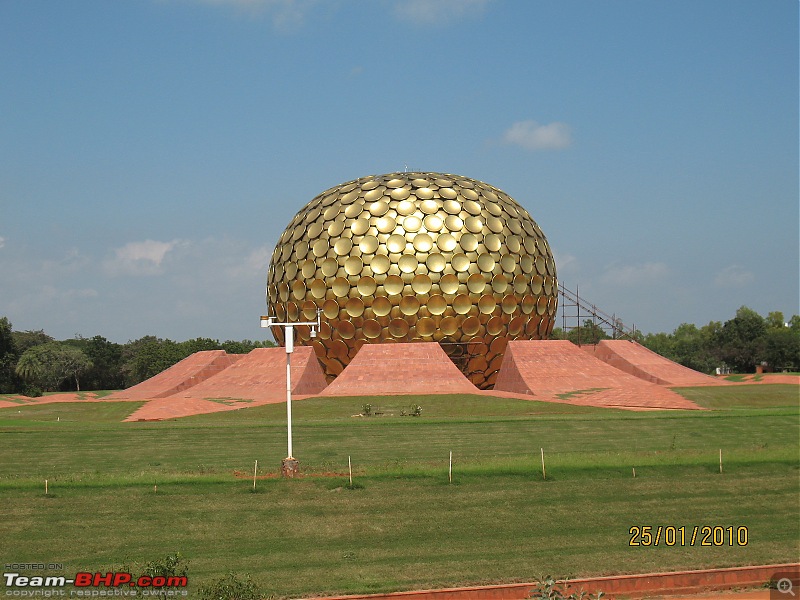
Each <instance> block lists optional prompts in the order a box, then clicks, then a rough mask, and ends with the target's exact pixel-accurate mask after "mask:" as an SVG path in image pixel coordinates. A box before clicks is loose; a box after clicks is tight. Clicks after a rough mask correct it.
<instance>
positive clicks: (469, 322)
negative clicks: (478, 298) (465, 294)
mask: <svg viewBox="0 0 800 600" xmlns="http://www.w3.org/2000/svg"><path fill="white" fill-rule="evenodd" d="M480 330H481V322H480V320H478V317H467V318H466V319H464V322H463V323H461V331H463V332H464V333H465V334H467V335H469V336H473V335H475V334H477V333H478V332H479V331H480Z"/></svg>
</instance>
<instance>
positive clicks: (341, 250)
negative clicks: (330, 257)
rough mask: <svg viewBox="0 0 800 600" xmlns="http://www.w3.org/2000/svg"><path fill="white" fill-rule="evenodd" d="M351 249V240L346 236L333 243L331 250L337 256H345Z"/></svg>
mask: <svg viewBox="0 0 800 600" xmlns="http://www.w3.org/2000/svg"><path fill="white" fill-rule="evenodd" d="M352 249H353V240H350V239H348V238H339V239H338V240H336V243H335V244H334V245H333V251H334V252H336V254H337V255H339V256H347V255H348V254H350V250H352Z"/></svg>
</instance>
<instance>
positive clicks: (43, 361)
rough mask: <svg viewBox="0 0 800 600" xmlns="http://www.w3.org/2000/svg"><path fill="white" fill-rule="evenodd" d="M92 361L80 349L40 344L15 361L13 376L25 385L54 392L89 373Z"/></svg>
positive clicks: (78, 386)
mask: <svg viewBox="0 0 800 600" xmlns="http://www.w3.org/2000/svg"><path fill="white" fill-rule="evenodd" d="M91 366H92V361H90V360H89V358H88V357H87V356H86V354H84V353H83V351H81V350H80V349H79V348H75V347H74V346H70V345H68V344H63V343H61V342H48V343H46V344H39V345H38V346H34V347H32V348H29V349H28V350H26V351H25V352H24V353H23V354H22V356H20V357H19V361H17V368H16V373H17V375H19V376H20V377H22V379H24V380H25V381H26V382H28V383H32V384H35V385H39V386H41V387H42V388H44V389H46V390H50V391H55V390H57V389H58V386H59V385H60V384H61V382H62V381H64V380H65V379H69V378H72V379H74V380H75V386H76V387H77V389H78V390H80V389H81V388H80V380H79V377H80V376H81V375H82V374H83V373H85V372H86V371H87V370H89V369H90V368H91Z"/></svg>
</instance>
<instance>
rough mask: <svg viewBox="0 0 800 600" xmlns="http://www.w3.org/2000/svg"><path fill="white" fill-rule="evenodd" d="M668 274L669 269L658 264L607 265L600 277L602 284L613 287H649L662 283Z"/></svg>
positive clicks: (662, 264)
mask: <svg viewBox="0 0 800 600" xmlns="http://www.w3.org/2000/svg"><path fill="white" fill-rule="evenodd" d="M668 274H669V267H667V265H665V264H664V263H660V262H655V263H654V262H648V263H644V264H641V265H609V266H608V267H606V269H605V271H604V272H603V274H602V276H601V280H602V281H603V283H610V284H613V285H623V286H628V285H650V284H653V283H657V282H660V281H662V280H663V279H664V278H665V277H666V276H667V275H668Z"/></svg>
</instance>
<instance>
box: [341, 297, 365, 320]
mask: <svg viewBox="0 0 800 600" xmlns="http://www.w3.org/2000/svg"><path fill="white" fill-rule="evenodd" d="M344 310H345V311H346V312H347V314H348V315H350V316H351V317H360V316H361V315H363V314H364V302H363V301H362V300H361V298H350V299H349V300H348V301H347V304H345V305H344Z"/></svg>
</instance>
